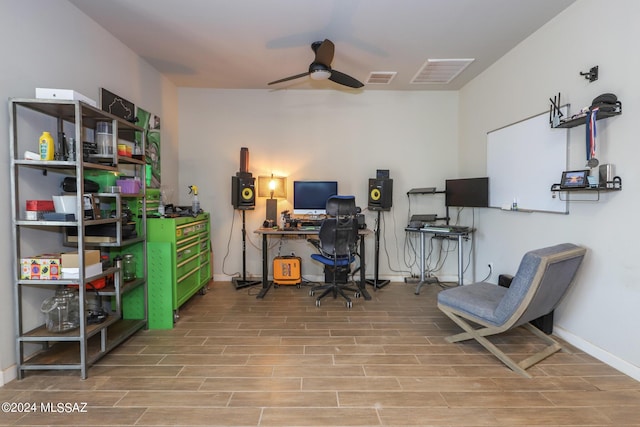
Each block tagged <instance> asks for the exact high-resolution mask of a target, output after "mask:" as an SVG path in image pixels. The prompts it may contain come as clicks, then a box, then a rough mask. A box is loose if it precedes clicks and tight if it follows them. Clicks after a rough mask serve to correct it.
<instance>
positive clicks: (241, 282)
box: [231, 209, 262, 289]
mask: <svg viewBox="0 0 640 427" xmlns="http://www.w3.org/2000/svg"><path fill="white" fill-rule="evenodd" d="M245 212H246V210H244V209H243V210H242V278H240V277H234V278H232V279H231V281H232V282H233V285H234V286H235V287H236V289H240V288H246V287H247V286H255V285H260V284H262V281H261V280H247V225H246V222H245Z"/></svg>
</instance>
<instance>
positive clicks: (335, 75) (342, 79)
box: [329, 70, 364, 89]
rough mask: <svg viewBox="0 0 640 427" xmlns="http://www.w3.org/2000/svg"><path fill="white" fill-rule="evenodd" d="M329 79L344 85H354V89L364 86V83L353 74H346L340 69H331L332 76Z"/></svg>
mask: <svg viewBox="0 0 640 427" xmlns="http://www.w3.org/2000/svg"><path fill="white" fill-rule="evenodd" d="M329 80H331V81H332V82H336V83H338V84H341V85H343V86H348V87H352V88H354V89H358V88H360V87H362V86H364V84H362V83H361V82H360V81H358V80H356V79H354V78H353V77H351V76H348V75H346V74H345V73H341V72H340V71H336V70H331V76H330V77H329Z"/></svg>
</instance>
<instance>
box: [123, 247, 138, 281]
mask: <svg viewBox="0 0 640 427" xmlns="http://www.w3.org/2000/svg"><path fill="white" fill-rule="evenodd" d="M135 278H136V259H135V258H134V257H133V254H125V255H124V257H123V258H122V279H123V280H124V281H126V282H128V281H129V280H133V279H135Z"/></svg>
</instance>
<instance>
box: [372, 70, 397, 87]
mask: <svg viewBox="0 0 640 427" xmlns="http://www.w3.org/2000/svg"><path fill="white" fill-rule="evenodd" d="M396 74H398V73H397V72H395V71H372V72H371V74H369V78H368V79H367V84H368V85H388V84H389V83H391V80H393V78H394V77H395V76H396Z"/></svg>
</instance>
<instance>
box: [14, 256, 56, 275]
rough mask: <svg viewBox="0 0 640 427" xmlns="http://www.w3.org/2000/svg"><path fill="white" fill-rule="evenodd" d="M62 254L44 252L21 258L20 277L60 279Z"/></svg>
mask: <svg viewBox="0 0 640 427" xmlns="http://www.w3.org/2000/svg"><path fill="white" fill-rule="evenodd" d="M60 262H61V257H60V254H42V255H36V256H34V257H31V258H22V259H20V279H22V280H25V279H26V280H58V279H60V274H61V272H60Z"/></svg>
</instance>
